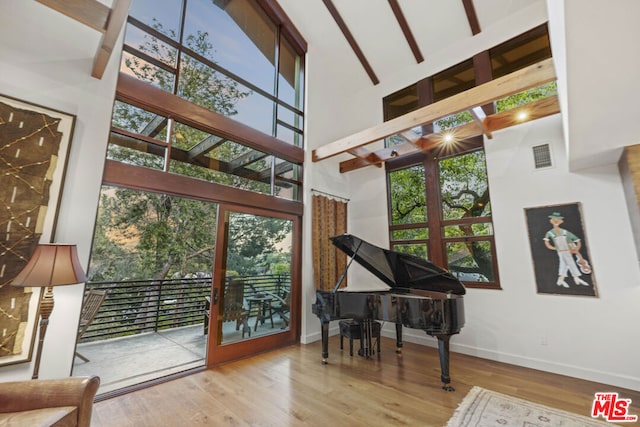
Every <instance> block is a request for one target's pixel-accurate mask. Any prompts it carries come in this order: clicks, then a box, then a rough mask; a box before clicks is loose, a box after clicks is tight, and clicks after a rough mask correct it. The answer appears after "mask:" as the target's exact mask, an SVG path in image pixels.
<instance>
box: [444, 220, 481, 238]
mask: <svg viewBox="0 0 640 427" xmlns="http://www.w3.org/2000/svg"><path fill="white" fill-rule="evenodd" d="M491 235H493V224H492V223H490V222H482V223H477V224H460V225H447V226H445V227H444V237H445V238H447V237H472V236H491Z"/></svg>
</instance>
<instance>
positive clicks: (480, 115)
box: [469, 107, 493, 139]
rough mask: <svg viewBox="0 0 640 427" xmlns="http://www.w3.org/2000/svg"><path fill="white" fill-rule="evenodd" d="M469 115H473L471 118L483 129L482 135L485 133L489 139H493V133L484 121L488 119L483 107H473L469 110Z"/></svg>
mask: <svg viewBox="0 0 640 427" xmlns="http://www.w3.org/2000/svg"><path fill="white" fill-rule="evenodd" d="M469 113H470V114H471V117H473V121H474V122H476V123H477V124H478V126H480V128H481V129H482V133H484V134H485V135H486V136H487V138H489V139H491V138H493V135H492V134H491V131H490V130H489V128H488V127H487V126H486V124H485V121H484V120H485V119H486V118H487V115H486V114H485V112H484V110H483V109H482V107H473V108H472V109H470V110H469Z"/></svg>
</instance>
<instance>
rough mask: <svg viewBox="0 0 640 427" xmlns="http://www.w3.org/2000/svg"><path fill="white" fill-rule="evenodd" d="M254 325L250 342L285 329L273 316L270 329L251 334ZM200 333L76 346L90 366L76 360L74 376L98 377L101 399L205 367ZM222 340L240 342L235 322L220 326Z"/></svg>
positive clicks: (177, 331)
mask: <svg viewBox="0 0 640 427" xmlns="http://www.w3.org/2000/svg"><path fill="white" fill-rule="evenodd" d="M255 321H256V319H255V318H251V319H249V325H250V326H251V338H255V337H259V336H263V335H268V334H272V333H277V332H280V331H282V329H281V328H282V327H283V326H284V323H283V322H282V320H281V319H279V318H278V316H274V318H273V321H274V327H273V328H271V324H270V322H269V321H267V322H266V323H265V324H260V325H258V328H257V330H255V331H254V328H255ZM203 332H204V331H203V325H193V326H185V327H181V328H174V329H167V330H164V331H159V332H150V333H145V334H138V335H132V336H128V337H121V338H113V339H108V340H103V341H94V342H89V343H82V344H78V348H77V351H78V353H80V354H82V355H83V356H85V357H87V358H88V359H89V362H85V361H83V360H82V359H80V358H79V357H75V359H74V364H73V375H98V376H99V377H100V389H99V390H98V395H100V394H103V393H109V392H113V391H115V390H119V389H122V388H125V387H130V386H133V385H136V384H140V383H143V382H147V381H151V380H155V379H158V378H162V377H165V376H167V375H172V374H175V373H178V372H183V371H187V370H190V369H194V368H197V367H200V366H204V364H205V357H206V348H207V337H208V336H207V335H204V333H203ZM223 336H224V337H225V342H226V343H231V342H235V341H239V340H242V335H241V332H237V331H236V330H235V322H225V323H224V324H223ZM245 339H250V338H245Z"/></svg>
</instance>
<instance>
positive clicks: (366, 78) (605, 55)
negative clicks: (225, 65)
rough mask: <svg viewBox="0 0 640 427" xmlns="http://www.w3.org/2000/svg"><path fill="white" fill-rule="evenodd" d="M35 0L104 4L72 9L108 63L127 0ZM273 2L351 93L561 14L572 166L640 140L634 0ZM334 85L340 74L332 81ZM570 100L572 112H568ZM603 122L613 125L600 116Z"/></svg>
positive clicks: (560, 54) (437, 67) (612, 156)
mask: <svg viewBox="0 0 640 427" xmlns="http://www.w3.org/2000/svg"><path fill="white" fill-rule="evenodd" d="M38 1H39V2H41V3H44V4H47V5H48V6H50V7H53V8H57V9H58V10H60V11H62V12H63V13H66V14H69V15H70V16H73V13H74V10H73V9H76V12H77V11H80V12H82V11H83V10H84V11H86V6H87V5H88V4H91V5H92V6H91V7H90V8H89V9H90V11H89V12H92V11H97V12H98V14H99V15H100V14H102V15H101V16H91V15H89V16H85V17H82V16H81V17H78V16H74V18H75V19H76V20H79V21H80V22H83V21H82V19H88V20H89V22H97V25H98V28H97V29H98V30H99V31H100V33H101V39H100V42H99V43H98V46H96V56H95V66H94V71H93V72H94V74H95V75H99V73H100V72H101V68H102V69H103V68H104V64H102V65H101V62H104V61H105V58H106V59H107V60H108V56H109V55H110V52H111V50H112V49H113V42H114V39H113V37H114V36H113V34H114V31H115V30H114V29H113V28H117V24H118V22H120V23H121V21H122V18H118V15H122V14H121V12H120V11H121V10H122V9H123V5H125V4H127V3H128V1H129V0H111V1H108V0H101V1H97V0H38ZM259 1H263V2H270V1H275V0H259ZM277 2H278V3H279V4H281V6H282V8H283V9H284V11H285V12H286V14H287V15H288V17H289V18H290V19H291V20H292V21H293V22H294V23H295V25H296V27H298V29H299V30H300V32H301V33H302V35H303V36H304V38H305V39H306V41H307V42H308V44H309V46H310V47H312V48H313V49H315V52H324V53H326V52H330V54H329V55H326V57H327V58H329V57H330V58H331V62H333V63H335V64H340V66H339V67H336V68H337V69H338V70H336V72H335V73H336V74H335V76H331V78H336V80H343V81H344V82H348V83H345V86H344V87H345V88H348V89H349V90H350V91H352V92H353V93H357V92H358V91H359V90H362V89H363V88H366V87H367V86H368V87H380V86H384V85H385V84H386V85H389V87H393V90H398V89H401V88H402V87H404V86H399V85H402V84H404V85H405V86H406V85H407V84H410V83H411V80H409V79H407V78H406V75H407V72H406V70H407V69H412V68H413V69H415V68H416V67H420V70H426V71H425V73H423V74H422V76H427V75H431V74H433V73H436V72H438V71H442V69H443V67H442V64H443V63H444V64H446V63H448V64H449V66H450V65H453V64H455V63H456V62H452V61H451V56H452V55H453V56H454V57H455V55H456V54H457V53H458V52H460V54H459V57H460V59H459V61H462V60H465V59H468V58H469V57H470V55H468V52H469V51H474V50H476V51H478V50H479V49H478V46H479V45H480V44H482V45H484V46H485V47H488V46H495V45H497V44H499V43H501V42H504V41H505V40H506V38H505V34H507V35H508V33H509V31H511V29H512V28H517V27H520V28H522V29H527V28H533V27H536V26H538V25H540V24H544V23H545V22H547V21H549V22H550V23H552V24H553V23H554V22H555V24H554V25H556V26H558V28H550V33H552V38H553V33H554V31H555V35H556V41H557V46H553V43H552V47H553V48H554V66H555V69H556V74H557V76H558V79H559V81H561V82H562V84H561V85H560V84H559V86H562V87H560V90H561V91H563V93H561V94H560V95H561V96H560V100H559V102H560V105H561V107H562V110H563V112H562V114H563V122H564V131H565V136H566V139H567V150H568V157H569V161H570V163H571V164H572V168H573V169H580V168H584V167H591V166H594V165H598V164H606V163H610V162H613V161H616V159H617V157H618V156H619V153H620V148H622V147H624V146H626V145H632V144H637V143H639V142H640V139H639V137H638V135H639V134H640V122H639V121H637V120H635V119H634V118H633V113H634V111H635V104H636V103H637V98H638V97H639V96H640V85H637V84H636V81H637V73H635V72H634V70H637V69H638V67H640V65H639V64H640V60H639V59H638V55H636V54H635V52H636V51H637V49H635V46H634V45H633V43H634V42H633V41H634V40H637V39H638V37H640V27H638V26H637V24H636V22H635V20H634V17H635V16H637V13H640V3H638V2H637V1H636V0H624V1H623V0H621V1H620V3H617V2H616V3H611V2H610V1H608V0H590V2H589V6H588V7H585V3H584V2H582V1H577V0H558V1H550V0H278V1H277ZM108 3H111V9H110V10H109V7H107V10H106V12H107V14H106V15H105V14H104V13H103V12H105V9H104V7H102V6H104V5H105V4H108ZM61 8H62V9H66V11H65V10H61ZM547 8H549V10H547ZM69 10H71V13H69ZM551 15H553V16H551ZM552 18H553V19H552ZM85 23H86V24H87V25H91V24H90V23H88V22H85ZM114 24H116V25H115V27H114ZM594 29H597V31H594ZM115 33H116V34H117V31H115ZM518 34H519V33H516V32H514V33H513V34H511V36H516V35H518ZM507 38H508V37H507ZM534 50H535V49H534ZM452 52H453V53H452ZM445 57H446V58H445ZM459 61H458V62H459ZM613 70H615V72H613ZM612 72H613V73H612ZM602 78H604V79H605V80H606V81H605V85H606V86H607V87H608V89H607V90H594V89H597V86H598V85H597V84H595V82H598V81H599V79H602ZM415 80H417V79H414V80H413V81H415ZM336 85H340V82H339V81H336ZM385 90H386V89H385ZM393 90H389V91H388V92H387V93H385V94H383V96H384V95H387V94H389V93H391V92H393ZM569 107H570V108H571V115H570V116H567V114H568V111H569ZM597 123H609V124H616V125H614V126H596V124H597Z"/></svg>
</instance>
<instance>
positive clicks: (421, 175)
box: [388, 150, 499, 287]
mask: <svg viewBox="0 0 640 427" xmlns="http://www.w3.org/2000/svg"><path fill="white" fill-rule="evenodd" d="M428 168H436V170H437V172H436V175H437V176H438V179H437V180H436V181H432V180H429V179H428V177H427V172H428V170H429V169H428ZM388 180H389V202H390V217H391V222H392V224H391V225H390V240H391V246H392V249H394V250H396V251H399V252H406V253H410V254H412V255H416V256H420V257H423V258H428V259H431V260H434V259H439V260H440V262H438V263H439V264H441V265H442V266H444V267H446V268H448V269H449V270H450V271H451V272H452V274H454V275H455V276H457V277H458V278H460V280H462V281H464V282H465V283H466V284H467V285H470V286H486V287H498V286H499V284H498V281H497V271H496V263H495V262H494V261H495V248H494V239H493V225H492V222H491V203H490V199H489V188H488V185H487V173H486V166H485V161H484V152H483V151H482V150H477V151H473V152H470V153H466V154H461V155H456V156H452V157H447V158H443V159H438V160H432V159H428V161H427V162H425V163H422V164H418V165H414V166H410V167H405V168H401V169H397V170H393V171H390V172H389V173H388ZM428 183H432V184H428ZM436 194H437V196H433V195H436ZM427 197H434V199H435V200H439V201H440V206H439V208H435V209H432V210H431V211H428V210H427V209H428V206H432V207H433V206H434V204H427ZM435 206H437V205H435Z"/></svg>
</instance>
